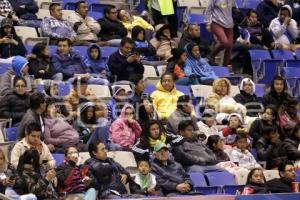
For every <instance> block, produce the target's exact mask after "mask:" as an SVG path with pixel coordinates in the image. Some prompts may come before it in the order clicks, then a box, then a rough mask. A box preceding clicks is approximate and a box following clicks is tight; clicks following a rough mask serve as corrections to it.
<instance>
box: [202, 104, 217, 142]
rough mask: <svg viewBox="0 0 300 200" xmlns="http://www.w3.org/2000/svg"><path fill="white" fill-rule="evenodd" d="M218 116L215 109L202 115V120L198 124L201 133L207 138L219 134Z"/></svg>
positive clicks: (205, 111) (208, 110) (207, 110)
mask: <svg viewBox="0 0 300 200" xmlns="http://www.w3.org/2000/svg"><path fill="white" fill-rule="evenodd" d="M216 115H217V113H216V112H215V111H214V110H213V109H205V110H204V112H203V115H202V120H201V121H199V122H198V123H197V125H198V127H199V132H200V133H203V134H205V135H206V138H208V137H209V136H211V135H218V134H219V131H218V127H217V122H216Z"/></svg>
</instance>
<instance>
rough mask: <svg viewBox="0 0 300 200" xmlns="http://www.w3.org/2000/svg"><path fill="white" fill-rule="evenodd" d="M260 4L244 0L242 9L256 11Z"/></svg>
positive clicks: (255, 1) (257, 0)
mask: <svg viewBox="0 0 300 200" xmlns="http://www.w3.org/2000/svg"><path fill="white" fill-rule="evenodd" d="M260 2H261V0H245V1H244V5H243V7H244V8H247V9H254V10H255V9H256V7H257V5H258V4H259V3H260Z"/></svg>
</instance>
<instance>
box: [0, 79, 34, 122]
mask: <svg viewBox="0 0 300 200" xmlns="http://www.w3.org/2000/svg"><path fill="white" fill-rule="evenodd" d="M26 86H27V84H26V80H25V79H24V78H22V77H19V76H15V78H14V81H13V87H14V88H13V90H12V91H10V92H9V93H8V94H7V95H6V96H4V97H3V98H2V99H1V102H0V117H2V118H12V125H17V124H18V123H20V122H21V120H22V117H23V115H24V114H25V113H26V111H27V109H28V108H29V107H30V96H29V95H28V94H27V92H26Z"/></svg>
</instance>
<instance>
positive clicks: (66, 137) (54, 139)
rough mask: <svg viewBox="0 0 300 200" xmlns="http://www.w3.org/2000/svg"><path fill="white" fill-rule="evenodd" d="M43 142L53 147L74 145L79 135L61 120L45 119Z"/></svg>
mask: <svg viewBox="0 0 300 200" xmlns="http://www.w3.org/2000/svg"><path fill="white" fill-rule="evenodd" d="M44 142H45V143H46V144H53V145H54V146H64V145H75V144H78V142H79V134H78V133H77V131H76V130H75V129H74V128H73V127H72V126H71V125H70V124H68V123H67V122H65V121H64V120H63V119H57V118H56V119H50V118H45V133H44Z"/></svg>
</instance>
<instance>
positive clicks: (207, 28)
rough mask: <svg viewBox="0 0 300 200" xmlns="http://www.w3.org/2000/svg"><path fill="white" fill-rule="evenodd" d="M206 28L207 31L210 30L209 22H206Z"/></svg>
mask: <svg viewBox="0 0 300 200" xmlns="http://www.w3.org/2000/svg"><path fill="white" fill-rule="evenodd" d="M206 30H207V31H208V32H211V24H206Z"/></svg>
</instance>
